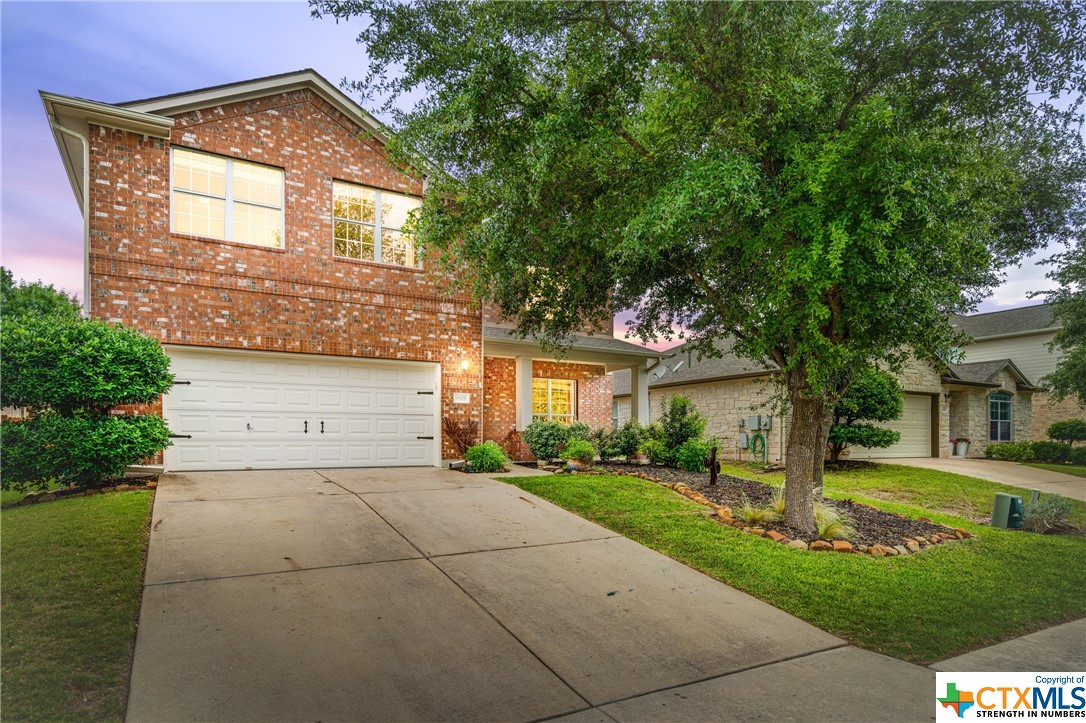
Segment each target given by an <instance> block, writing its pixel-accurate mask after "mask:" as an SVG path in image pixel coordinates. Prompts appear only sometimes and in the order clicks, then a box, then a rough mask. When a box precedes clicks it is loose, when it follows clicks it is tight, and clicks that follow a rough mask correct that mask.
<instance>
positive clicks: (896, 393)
mask: <svg viewBox="0 0 1086 723" xmlns="http://www.w3.org/2000/svg"><path fill="white" fill-rule="evenodd" d="M904 399H905V392H904V390H903V389H902V388H901V384H899V383H898V381H897V377H895V376H894V375H892V374H887V373H886V372H881V371H879V370H877V369H865V370H862V371H860V372H858V373H857V374H856V375H855V378H854V379H853V380H852V383H851V384H850V385H849V387H848V389H847V391H846V392H845V394H844V395H843V396H842V397H841V398H840V399H839V400H838V401H837V404H836V405H835V406H834V408H833V426H832V427H830V434H829V439H828V440H827V444H828V446H829V449H830V460H831V461H832V462H838V461H840V459H841V454H842V453H843V452H844V451H845V450H846V449H848V448H849V447H853V446H855V447H867V448H885V447H889V446H890V445H893V444H897V442H898V441H899V440H900V439H901V433H900V432H896V431H894V430H892V429H887V428H886V427H879V426H876V425H874V424H871V422H890V421H893V420H895V419H900V418H901V412H902V410H903V409H904V403H905V402H904Z"/></svg>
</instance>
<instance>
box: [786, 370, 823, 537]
mask: <svg viewBox="0 0 1086 723" xmlns="http://www.w3.org/2000/svg"><path fill="white" fill-rule="evenodd" d="M793 373H795V372H793ZM789 397H790V401H791V406H792V424H791V427H790V430H789V432H788V448H787V449H788V452H787V454H788V462H787V468H786V471H785V478H784V500H785V507H784V521H785V523H786V524H787V525H788V526H789V527H792V528H794V529H796V530H799V531H801V532H804V533H808V534H814V533H815V532H816V531H817V528H816V527H815V521H814V491H815V487H816V486H817V487H819V488H821V486H822V469H823V462H824V458H825V455H826V442H827V440H828V438H829V434H830V425H829V420H830V419H831V418H832V415H833V405H831V404H828V403H826V401H825V400H823V399H822V398H820V397H807V396H804V394H803V389H802V387H801V386H800V385H799V384H793V383H790V384H789Z"/></svg>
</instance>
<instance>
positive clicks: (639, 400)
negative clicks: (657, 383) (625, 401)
mask: <svg viewBox="0 0 1086 723" xmlns="http://www.w3.org/2000/svg"><path fill="white" fill-rule="evenodd" d="M649 417H650V412H649V370H648V367H646V366H645V365H643V364H642V365H639V366H636V367H630V419H636V420H637V421H638V422H641V424H648V423H649Z"/></svg>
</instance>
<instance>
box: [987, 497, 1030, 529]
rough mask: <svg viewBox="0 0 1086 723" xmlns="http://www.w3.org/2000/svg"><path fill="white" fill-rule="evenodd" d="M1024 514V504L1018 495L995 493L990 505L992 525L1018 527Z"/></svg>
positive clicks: (1001, 527) (1003, 527) (1004, 527)
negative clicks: (993, 502)
mask: <svg viewBox="0 0 1086 723" xmlns="http://www.w3.org/2000/svg"><path fill="white" fill-rule="evenodd" d="M1025 514H1026V506H1025V505H1024V504H1023V503H1022V498H1021V497H1019V496H1018V495H1007V494H1003V493H1002V492H1000V493H998V494H996V496H995V505H993V507H992V527H998V528H1000V529H1003V530H1006V529H1012V530H1015V529H1018V528H1019V527H1021V526H1022V519H1023V518H1024V517H1025Z"/></svg>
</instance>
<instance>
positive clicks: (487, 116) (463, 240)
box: [311, 0, 1086, 529]
mask: <svg viewBox="0 0 1086 723" xmlns="http://www.w3.org/2000/svg"><path fill="white" fill-rule="evenodd" d="M311 5H312V7H313V10H314V13H315V14H317V15H321V14H327V15H332V16H334V17H335V18H336V19H337V20H341V19H346V18H351V17H358V18H360V19H362V20H363V22H364V23H365V25H364V27H363V28H362V31H361V33H360V36H359V40H360V42H362V43H364V44H365V45H366V47H367V51H368V55H369V58H370V61H371V63H372V64H371V67H370V68H369V73H368V74H367V76H366V77H365V78H363V79H361V80H359V81H357V82H356V83H355V84H354V85H353V87H354V88H355V89H357V90H361V91H362V92H364V93H369V94H382V95H385V96H386V97H388V98H389V106H388V107H387V108H388V110H389V111H390V112H392V114H393V118H394V124H395V130H396V131H397V134H396V136H395V137H394V138H393V141H392V144H391V147H390V150H391V152H392V153H393V155H394V157H396V158H398V159H399V160H401V161H402V162H404V163H416V164H420V165H423V166H425V167H426V168H427V169H428V172H429V179H428V180H429V183H428V196H427V198H426V199H425V201H424V205H423V211H422V213H421V216H420V218H419V221H418V225H417V233H418V239H419V243H420V245H421V247H422V248H423V252H424V254H426V255H427V257H429V258H430V259H431V260H432V261H434V262H435V263H445V264H452V265H457V268H458V272H459V278H461V279H462V281H463V282H464V283H466V284H469V285H471V286H472V287H473V289H474V291H475V292H476V293H477V294H479V295H480V296H483V297H485V298H488V299H490V300H493V301H494V302H495V303H496V304H497V305H498V306H499V307H500V309H501V311H502V312H503V313H505V314H506V315H509V316H511V317H514V318H516V319H517V321H518V329H519V331H520V332H521V333H524V334H532V335H535V336H537V337H540V338H542V339H544V340H549V341H555V342H559V343H560V342H562V341H563V340H564V339H567V338H568V334H569V333H570V332H571V331H572V330H573V329H576V328H578V327H581V326H583V325H584V324H585V323H594V324H598V323H601V322H602V323H607V322H608V317H609V316H610V314H611V312H612V309H613V308H617V309H628V310H631V311H632V312H633V321H632V322H631V331H632V332H633V333H634V334H635V335H637V336H639V337H641V338H643V339H653V338H658V337H660V336H664V337H668V336H669V335H670V334H671V333H672V329H674V328H679V329H683V330H685V332H684V333H685V334H686V335H688V337H689V338H690V340H691V342H690V347H691V348H694V349H696V350H698V351H700V352H701V353H703V354H705V355H713V354H715V353H717V352H715V350H714V348H713V346H712V342H713V340H714V339H716V338H721V337H725V336H731V337H733V338H734V339H735V340H736V343H735V348H734V351H735V352H736V353H738V354H740V355H742V356H744V357H747V358H750V359H752V360H755V361H759V362H774V363H776V364H777V366H778V367H779V368H780V369H781V372H782V373H781V379H782V381H783V382H784V384H785V385H786V388H787V390H788V396H789V399H790V402H791V407H792V414H793V425H792V432H791V434H790V436H789V449H788V458H789V461H788V481H787V485H788V489H789V493H788V495H787V500H788V505H789V507H788V510H787V512H786V519H788V521H789V524H791V525H792V526H795V527H797V528H799V529H810V528H811V527H813V516H812V508H811V495H810V490H811V488H812V487H813V486H815V485H817V484H818V483H819V482H820V478H821V470H822V449H824V447H825V443H826V438H827V435H828V432H829V426H830V419H831V417H832V407H833V404H834V403H835V402H836V400H837V398H838V397H839V396H840V394H841V393H842V392H843V391H844V390H845V389H846V388H847V386H848V383H849V382H850V380H851V377H852V375H853V373H854V370H856V369H860V368H866V367H869V366H872V365H873V364H875V363H876V362H880V363H882V364H884V365H888V366H889V367H890V368H894V366H895V365H899V364H901V363H902V362H903V361H904V359H905V358H906V357H907V356H908V354H909V353H916V354H918V355H920V356H921V357H926V358H931V359H936V358H937V357H938V354H939V353H940V352H941V351H944V350H946V349H948V348H950V347H951V346H953V345H954V344H955V343H956V340H957V339H956V336H955V333H954V331H953V330H952V328H951V326H950V324H949V321H948V318H949V315H950V314H951V313H952V312H964V311H968V310H970V309H971V308H973V306H974V305H975V303H976V302H977V301H978V300H979V299H981V298H982V297H984V296H985V295H986V294H987V293H988V292H989V291H990V289H991V288H992V287H993V286H994V285H996V284H997V283H998V282H999V280H1000V269H1001V268H1003V267H1004V266H1006V265H1007V264H1009V263H1012V262H1014V261H1015V260H1017V259H1019V258H1020V257H1021V256H1022V255H1023V254H1024V253H1026V252H1028V251H1030V250H1031V249H1034V248H1036V247H1037V246H1039V245H1043V244H1045V243H1047V242H1050V241H1053V240H1059V241H1062V240H1067V239H1070V238H1072V237H1074V235H1075V234H1076V233H1077V232H1079V231H1080V229H1081V227H1082V218H1081V210H1082V208H1081V207H1082V183H1083V179H1084V177H1086V171H1084V168H1086V162H1084V150H1083V141H1082V136H1081V134H1080V133H1079V129H1080V128H1081V122H1082V120H1081V116H1080V114H1079V113H1078V111H1077V108H1078V106H1075V105H1073V106H1072V107H1071V108H1066V107H1063V108H1061V107H1058V105H1057V104H1055V103H1054V102H1053V99H1055V98H1057V97H1060V96H1061V95H1063V94H1066V93H1067V92H1068V90H1070V89H1081V88H1082V87H1083V80H1084V77H1086V60H1084V57H1083V55H1082V53H1081V48H1082V47H1083V46H1084V45H1086V37H1084V36H1086V30H1084V28H1086V22H1084V18H1086V12H1084V6H1083V5H1082V4H1081V3H1070V4H1067V3H1060V4H1055V3H1000V2H993V3H935V2H931V3H925V2H837V3H805V2H791V3H743V2H731V3H723V2H712V3H699V2H614V3H611V2H516V3H503V2H476V3H445V2H436V1H423V2H417V3H410V4H407V3H400V2H396V1H395V0H314V1H313V2H312V3H311ZM418 90H423V91H425V95H424V96H423V97H422V99H421V100H419V101H418V102H417V103H416V104H415V105H414V107H413V108H411V109H409V110H405V111H397V110H396V109H395V107H394V105H393V104H394V103H395V101H396V99H397V98H398V97H400V96H402V95H404V94H407V93H413V92H415V91H418Z"/></svg>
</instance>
